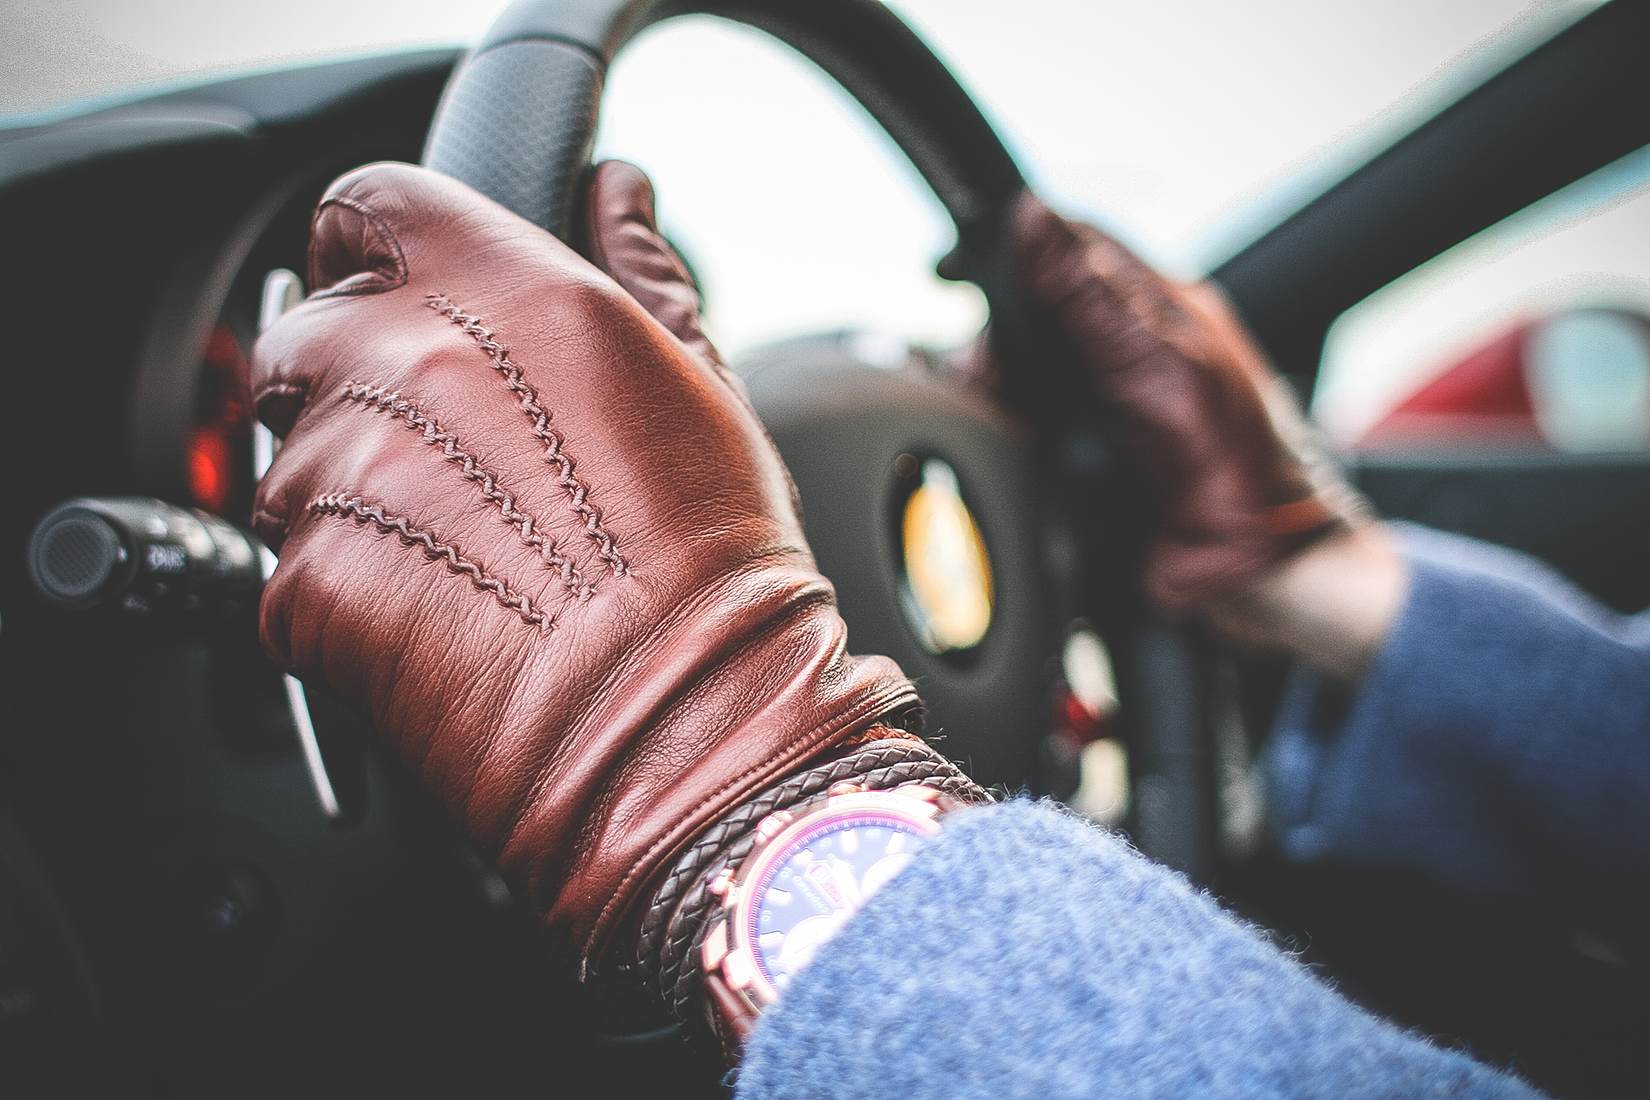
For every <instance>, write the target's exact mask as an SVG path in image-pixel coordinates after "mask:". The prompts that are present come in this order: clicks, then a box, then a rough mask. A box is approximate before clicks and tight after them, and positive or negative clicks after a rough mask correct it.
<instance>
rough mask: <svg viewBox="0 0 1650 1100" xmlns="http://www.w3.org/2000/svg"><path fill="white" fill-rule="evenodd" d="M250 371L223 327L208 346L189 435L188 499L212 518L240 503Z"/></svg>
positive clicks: (228, 331)
mask: <svg viewBox="0 0 1650 1100" xmlns="http://www.w3.org/2000/svg"><path fill="white" fill-rule="evenodd" d="M247 379H248V366H247V362H246V356H245V354H243V353H242V351H241V345H240V342H239V341H238V340H236V339H235V334H234V333H233V332H232V331H230V329H229V326H228V325H222V324H220V325H218V326H217V327H216V328H214V329H213V330H212V336H211V338H210V339H209V340H208V341H207V343H206V354H205V356H204V357H203V359H202V363H201V380H200V390H199V397H198V403H197V405H196V420H195V427H194V428H193V429H192V430H191V431H190V433H189V451H188V455H187V469H188V475H189V495H190V497H192V498H193V499H194V502H195V503H196V504H197V505H199V506H200V507H202V508H205V509H206V510H208V511H210V512H216V513H218V514H220V515H221V514H223V513H224V512H226V511H227V510H228V509H229V507H230V506H231V504H232V503H234V502H235V495H236V494H235V489H236V484H235V482H236V472H237V468H238V467H239V465H240V463H239V462H238V461H237V456H238V455H240V454H241V452H244V451H245V450H246V447H245V445H244V441H245V438H246V434H247V429H248V427H249V425H250V423H251V420H250V413H251V400H250V397H251V395H250V393H249V391H248V383H247Z"/></svg>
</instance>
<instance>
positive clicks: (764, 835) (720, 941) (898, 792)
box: [700, 784, 961, 1040]
mask: <svg viewBox="0 0 1650 1100" xmlns="http://www.w3.org/2000/svg"><path fill="white" fill-rule="evenodd" d="M960 805H961V803H959V802H957V801H956V800H955V799H953V798H950V797H949V796H947V795H945V794H943V793H942V792H940V791H936V790H934V789H933V788H931V787H924V786H921V785H917V784H911V785H908V786H904V787H895V788H893V789H892V790H882V791H867V790H865V789H863V788H861V787H858V786H856V785H854V784H839V785H838V786H836V787H833V788H831V791H830V793H829V795H828V796H827V797H826V799H825V801H824V802H822V803H820V804H819V805H818V806H815V807H813V808H811V809H808V810H804V811H802V812H801V813H792V812H790V811H784V810H781V811H779V812H778V813H773V814H769V815H768V816H767V817H765V818H763V819H762V821H761V822H760V823H759V824H758V825H757V827H756V831H757V838H758V839H757V844H756V847H755V849H754V850H752V852H751V854H750V856H749V857H748V858H747V859H746V860H745V861H744V864H743V865H742V866H741V867H740V868H739V869H738V871H737V872H735V871H733V870H732V869H725V870H723V871H722V873H721V874H719V875H718V876H717V877H716V879H715V880H714V881H712V882H711V884H710V890H711V892H712V893H713V894H716V895H717V896H718V897H720V898H721V902H722V911H721V913H720V914H718V918H719V919H717V920H715V921H714V922H713V923H712V925H711V928H710V930H709V932H708V933H707V934H706V936H705V940H704V943H703V945H702V946H701V947H700V964H701V966H702V967H703V971H704V974H705V984H706V991H707V993H708V994H709V1000H710V1004H709V1008H710V1011H711V1012H712V1013H714V1014H715V1015H717V1016H719V1017H720V1019H721V1022H722V1024H723V1026H724V1028H725V1029H726V1030H727V1031H728V1032H731V1033H732V1034H731V1037H732V1038H735V1039H738V1040H743V1038H744V1036H745V1033H746V1032H747V1031H749V1030H750V1027H751V1025H752V1024H753V1023H754V1022H755V1020H756V1017H757V1015H758V1014H760V1013H761V1011H762V1010H763V1009H764V1008H766V1007H767V1006H768V1005H770V1004H773V1003H774V1002H775V1001H777V1000H778V999H779V991H778V990H777V989H775V988H774V986H773V983H772V982H770V981H769V980H768V979H767V977H766V976H764V975H763V973H762V968H761V966H760V965H758V963H757V956H756V944H755V942H754V940H753V939H752V937H751V933H750V928H749V927H748V925H749V921H748V920H746V919H745V918H746V915H747V914H748V913H749V912H750V909H751V907H752V906H754V905H755V904H756V901H757V899H756V889H757V884H758V883H760V882H761V881H762V879H763V877H764V876H765V875H766V874H767V872H768V870H769V869H770V868H771V867H772V866H773V864H774V863H775V861H777V860H778V859H780V858H781V857H782V856H783V855H784V854H785V853H786V852H787V851H788V850H789V848H790V846H791V845H792V843H793V842H795V840H796V839H797V838H798V837H800V836H802V835H803V834H805V833H808V832H811V831H813V830H815V829H817V828H819V827H820V826H821V825H824V824H828V823H829V822H831V821H833V820H835V819H838V818H859V817H863V816H865V815H866V814H875V815H877V816H879V817H892V818H895V819H896V820H898V821H900V822H901V823H903V824H906V825H909V826H911V827H912V828H913V829H915V830H916V831H917V832H919V833H920V834H922V835H924V836H933V835H934V834H935V833H938V832H939V829H940V826H939V819H940V818H941V817H943V816H944V815H945V814H946V813H949V812H950V811H951V810H953V809H956V808H958V807H959V806H960Z"/></svg>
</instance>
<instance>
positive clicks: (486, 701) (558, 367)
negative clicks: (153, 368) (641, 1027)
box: [253, 164, 916, 966]
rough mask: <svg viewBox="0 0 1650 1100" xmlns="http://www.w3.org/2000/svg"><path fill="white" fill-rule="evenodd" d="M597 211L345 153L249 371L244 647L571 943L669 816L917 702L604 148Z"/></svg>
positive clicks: (705, 807) (745, 785)
mask: <svg viewBox="0 0 1650 1100" xmlns="http://www.w3.org/2000/svg"><path fill="white" fill-rule="evenodd" d="M588 208H589V211H590V225H589V229H590V236H591V244H592V252H593V254H594V255H595V256H596V257H597V258H598V261H599V262H601V263H603V264H604V265H605V266H606V267H607V268H608V271H609V272H610V274H611V276H612V277H611V278H610V277H609V276H608V275H604V274H603V273H602V272H601V271H599V270H597V269H596V268H595V267H593V266H591V264H589V263H587V262H585V261H584V260H583V259H581V258H580V257H579V256H578V255H577V254H575V253H574V252H573V251H571V250H570V249H569V248H567V247H566V246H564V245H563V244H561V243H560V242H558V241H556V240H554V239H553V238H551V237H550V236H549V235H548V234H545V233H544V232H542V231H540V230H539V229H537V228H535V227H534V226H532V225H531V224H529V223H528V222H526V221H524V220H522V219H521V218H518V217H516V216H515V215H514V214H511V213H509V212H508V211H506V210H504V209H503V208H502V207H499V206H497V205H495V204H494V203H492V202H490V201H488V200H487V199H484V198H482V197H481V196H479V195H477V194H476V193H474V192H473V191H471V190H469V189H468V188H466V187H464V186H463V185H461V184H458V183H456V182H453V181H452V180H450V179H447V178H445V177H442V176H439V175H437V174H435V173H432V172H429V171H426V170H424V169H420V168H414V167H410V166H407V165H395V164H381V165H375V166H372V167H368V168H364V169H361V170H359V171H356V172H353V173H351V174H349V175H347V176H345V177H344V178H343V179H341V180H339V181H338V182H337V183H335V184H334V185H333V186H332V188H331V189H330V190H329V191H328V193H327V195H326V197H325V198H324V199H323V200H322V202H321V205H320V207H319V209H318V210H317V213H316V216H315V222H314V237H313V241H312V244H311V253H310V263H311V271H310V278H311V280H312V286H313V287H314V288H315V291H314V293H313V294H312V295H311V296H310V298H309V300H308V301H306V302H304V303H303V304H302V305H300V306H299V307H298V308H297V309H295V310H293V311H292V312H291V313H290V314H288V315H287V316H286V317H285V318H283V319H282V320H281V321H280V322H279V323H278V324H277V325H275V326H274V327H272V328H271V329H270V330H269V332H268V333H267V334H265V336H264V337H263V338H262V339H261V340H260V341H259V342H258V346H257V351H256V354H255V357H254V367H253V374H254V377H253V385H254V393H255V396H256V399H257V403H258V411H259V416H260V417H261V418H263V420H264V421H265V422H266V423H267V424H269V426H270V427H271V428H272V429H273V430H274V431H275V432H276V433H277V434H278V435H281V436H284V437H285V445H284V446H283V447H282V449H281V451H280V453H279V455H278V456H277V458H276V460H275V464H274V466H273V468H272V469H271V470H270V473H269V475H268V476H267V477H266V478H265V480H264V482H263V484H262V486H260V488H259V492H258V502H257V513H256V516H255V521H256V523H257V527H258V530H259V533H260V534H261V535H263V536H264V537H265V538H266V539H267V540H268V541H269V542H270V544H271V545H272V546H273V547H275V548H277V549H278V550H279V552H280V555H281V557H280V566H279V568H278V569H277V570H276V571H275V575H274V577H273V578H272V579H271V580H270V583H269V586H268V588H267V590H266V591H265V593H264V597H263V608H262V633H263V641H264V645H265V647H266V648H267V649H268V651H269V652H270V654H271V655H272V656H273V657H274V658H275V660H276V661H277V662H278V663H280V664H281V665H283V666H285V667H287V668H289V669H291V670H293V671H294V672H296V673H297V674H298V675H300V676H302V677H305V678H307V679H315V680H324V681H325V682H326V683H327V684H328V685H330V686H331V687H332V688H333V689H334V690H335V691H337V692H339V693H341V694H342V695H344V696H346V697H348V698H350V699H353V700H357V701H358V702H359V703H361V704H362V705H364V707H365V708H366V709H367V711H368V713H369V714H370V716H371V718H372V721H373V723H374V725H375V726H376V727H377V728H378V730H379V731H380V733H381V734H382V735H383V736H385V737H386V738H388V739H389V740H390V741H391V742H392V743H393V744H394V745H395V747H396V748H397V749H398V750H399V751H400V753H401V754H402V756H403V757H405V759H406V760H407V762H408V764H409V765H410V766H411V767H413V768H414V769H416V770H417V771H418V773H419V774H420V775H421V776H422V777H423V779H424V780H425V782H427V783H428V785H429V787H430V788H431V790H433V791H434V792H435V793H436V795H437V796H439V798H440V799H441V800H442V801H443V802H444V803H445V804H446V805H447V807H448V808H449V809H450V810H451V812H452V814H453V815H454V816H455V817H456V818H457V820H458V821H459V822H460V823H461V824H462V826H463V827H464V829H465V830H466V831H467V832H468V833H469V835H470V836H471V837H472V838H473V839H474V840H475V841H476V842H478V843H479V844H480V845H482V846H483V847H484V849H486V850H487V851H488V852H489V853H490V854H492V855H493V856H494V857H495V858H496V860H497V862H498V864H499V865H500V867H501V868H502V869H503V870H504V871H505V872H506V873H507V874H508V875H510V876H511V877H512V878H513V879H514V880H516V881H517V882H518V883H520V884H521V885H522V886H523V887H524V888H525V890H526V892H527V897H528V898H529V899H530V901H531V903H532V904H533V905H534V907H535V909H536V911H538V912H541V913H542V914H543V915H544V918H545V920H546V921H547V923H548V924H550V925H551V926H552V927H554V928H556V929H559V930H562V931H564V932H565V933H568V934H570V935H571V936H572V937H573V938H574V940H575V942H576V944H577V946H578V948H579V950H580V952H581V954H582V957H583V959H584V962H585V964H586V966H588V965H589V964H591V963H592V962H594V961H597V960H598V959H599V958H600V957H601V956H602V954H603V952H604V951H605V949H606V948H607V947H608V946H609V945H610V944H611V942H612V940H613V939H614V934H615V931H616V929H618V928H619V927H620V926H621V925H622V924H623V922H624V921H625V919H626V917H627V915H629V914H630V913H631V911H632V907H633V904H634V903H635V902H636V901H637V900H638V898H639V897H640V896H641V895H642V894H643V893H644V891H645V889H646V888H647V887H648V886H649V885H650V884H651V882H652V880H654V879H655V878H656V877H657V875H658V874H659V872H660V871H661V870H662V869H663V868H665V867H666V866H668V864H669V862H670V861H671V859H672V858H673V857H674V856H675V855H676V854H677V852H678V851H679V850H680V848H681V847H682V846H683V844H684V843H685V842H686V841H687V840H688V839H689V838H690V837H691V836H692V835H693V834H695V833H696V832H698V831H699V830H700V829H702V828H703V827H704V826H705V825H706V824H708V823H709V822H711V821H713V820H714V819H716V818H718V817H719V816H720V815H721V814H722V813H723V812H724V811H726V810H727V809H728V808H729V807H732V806H734V805H735V804H737V803H739V802H740V801H742V800H743V799H745V798H747V797H749V796H750V795H751V794H753V793H754V792H756V791H758V790H760V789H762V788H763V787H765V786H767V785H768V784H770V783H771V782H773V781H774V780H775V779H776V778H777V777H780V776H782V775H784V774H785V773H787V772H790V771H794V770H796V769H797V768H799V767H800V766H802V765H804V764H805V763H807V762H808V761H810V760H812V759H813V758H816V757H818V756H820V755H822V754H823V753H824V752H825V751H826V750H828V749H829V748H830V747H831V746H833V745H836V744H838V743H841V742H843V741H844V740H846V739H848V738H850V737H852V736H853V735H855V734H857V733H858V732H860V731H861V730H863V729H865V728H866V727H868V726H870V725H872V724H873V723H874V722H875V721H876V720H877V719H879V718H883V717H885V716H889V715H890V714H898V713H903V712H905V711H908V710H910V709H911V708H913V707H914V706H915V705H916V696H915V693H914V691H913V689H912V687H911V685H910V684H909V683H908V682H907V681H906V679H905V678H904V676H903V675H901V673H900V670H899V669H898V668H897V667H896V666H895V665H894V664H893V663H892V662H891V661H888V660H887V659H885V658H864V659H857V658H853V657H850V656H848V655H847V653H846V651H845V649H844V643H845V631H844V627H843V623H842V620H841V618H840V617H839V616H838V614H837V611H836V606H835V601H834V596H833V593H832V590H831V586H830V585H829V583H828V582H826V581H825V579H824V578H823V577H821V576H820V575H819V572H818V570H817V569H816V567H815V565H814V561H813V557H812V555H811V554H810V553H809V550H808V547H807V545H806V544H805V543H804V541H803V536H802V529H801V525H800V523H799V521H798V518H797V514H796V509H795V505H794V502H793V491H792V488H791V484H790V480H789V477H788V475H787V473H786V471H785V468H784V466H783V465H782V464H781V462H780V459H779V456H778V454H777V453H776V452H775V450H774V448H773V446H772V444H771V443H770V442H769V440H768V438H767V436H766V434H765V432H764V431H763V429H762V426H761V424H760V423H759V422H758V420H757V418H756V416H755V414H754V413H753V412H752V411H751V409H750V407H749V406H748V404H747V403H746V402H745V400H744V399H743V398H742V396H741V395H740V393H739V391H738V389H737V388H736V387H735V386H734V385H733V384H731V382H730V380H729V378H728V376H727V375H726V374H725V373H724V371H723V370H722V367H721V364H720V362H719V361H718V360H717V359H716V358H715V353H714V351H712V350H711V348H710V345H709V343H708V342H707V341H705V339H704V336H703V334H702V333H701V332H700V331H699V323H698V310H697V295H696V294H695V293H694V291H693V289H692V287H691V286H690V285H689V283H688V281H687V279H686V276H685V273H684V272H683V269H682V267H681V264H680V262H679V261H678V260H677V258H676V257H675V255H674V253H672V252H671V251H670V250H669V249H668V247H667V246H666V245H665V244H664V243H663V241H662V239H661V238H660V237H659V236H658V234H657V232H656V231H655V230H654V228H653V218H652V200H651V193H650V191H649V188H648V185H647V181H646V179H645V178H644V177H643V176H642V175H641V173H640V172H639V171H637V170H636V169H634V168H632V167H630V166H628V165H620V164H609V165H604V166H603V167H602V168H601V169H600V170H599V171H598V174H597V176H596V178H595V182H594V184H593V185H592V189H591V193H590V196H589V202H588ZM615 280H617V281H615ZM627 290H628V292H627ZM633 295H634V296H633ZM638 299H640V304H639V303H638ZM644 305H645V306H646V307H647V308H646V309H644V308H643V307H644ZM648 310H652V311H653V312H652V313H651V314H650V313H649V312H648ZM655 315H657V316H655ZM661 320H662V322H663V323H661ZM667 326H669V327H667ZM672 329H674V331H672Z"/></svg>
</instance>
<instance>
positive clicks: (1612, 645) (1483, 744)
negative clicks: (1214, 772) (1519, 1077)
mask: <svg viewBox="0 0 1650 1100" xmlns="http://www.w3.org/2000/svg"><path fill="white" fill-rule="evenodd" d="M1401 537H1402V539H1403V542H1404V547H1405V551H1406V555H1407V557H1408V559H1409V562H1410V567H1411V578H1412V579H1411V585H1410V594H1409V598H1408V600H1407V603H1406V605H1405V607H1404V609H1403V611H1402V612H1401V613H1400V615H1399V618H1398V621H1397V623H1396V625H1395V626H1394V629H1393V632H1392V634H1391V636H1390V637H1389V638H1388V640H1387V643H1386V645H1385V646H1384V648H1383V650H1382V651H1381V653H1380V654H1379V655H1378V657H1377V658H1376V660H1375V662H1374V664H1373V666H1372V667H1371V669H1370V671H1369V673H1368V674H1367V675H1366V677H1365V679H1364V682H1363V684H1362V685H1361V687H1360V689H1359V690H1358V691H1357V693H1356V694H1355V695H1354V696H1353V697H1351V698H1349V699H1337V698H1336V697H1335V692H1334V690H1333V689H1331V688H1329V687H1328V686H1326V685H1324V684H1322V683H1320V682H1317V681H1314V680H1312V679H1310V678H1307V677H1302V679H1301V681H1300V682H1299V683H1298V684H1297V687H1296V690H1295V691H1294V692H1293V693H1292V698H1291V699H1290V701H1289V703H1288V704H1287V706H1286V708H1285V716H1284V718H1283V720H1282V721H1281V722H1280V725H1279V727H1278V729H1277V730H1276V731H1275V732H1274V733H1273V736H1272V738H1271V744H1270V748H1269V751H1268V756H1269V759H1268V771H1269V775H1270V780H1271V782H1270V787H1271V799H1270V810H1271V813H1272V817H1273V821H1274V824H1275V826H1276V827H1277V832H1278V840H1279V842H1280V846H1281V848H1282V849H1283V851H1284V852H1285V853H1286V854H1287V855H1289V856H1292V857H1293V858H1295V859H1297V860H1301V861H1312V860H1330V861H1335V862H1339V863H1352V864H1359V863H1361V864H1366V865H1382V864H1384V865H1389V866H1394V867H1402V868H1405V869H1409V870H1421V871H1424V872H1428V873H1430V874H1432V875H1433V876H1434V877H1436V878H1437V879H1438V880H1439V881H1441V882H1446V883H1450V884H1453V885H1455V886H1457V887H1461V888H1464V889H1467V890H1473V891H1479V892H1487V893H1497V894H1518V895H1522V896H1525V897H1529V898H1532V899H1537V900H1539V901H1540V902H1541V903H1543V904H1546V905H1548V906H1549V907H1551V908H1552V909H1554V910H1555V912H1554V916H1555V917H1557V918H1559V919H1562V920H1564V921H1566V922H1567V923H1568V924H1569V925H1570V926H1571V927H1574V928H1577V929H1579V930H1586V931H1589V932H1593V933H1596V934H1599V935H1602V936H1605V937H1610V936H1612V935H1614V934H1616V933H1617V932H1618V930H1619V928H1620V926H1622V925H1624V924H1625V925H1632V924H1639V923H1640V922H1641V921H1642V920H1643V919H1644V918H1645V916H1646V914H1647V912H1650V908H1647V907H1646V906H1644V904H1643V902H1644V898H1643V896H1642V895H1643V893H1644V884H1647V883H1650V813H1647V812H1646V810H1645V807H1646V806H1650V620H1647V619H1645V618H1642V617H1641V618H1624V617H1622V616H1619V615H1615V614H1612V613H1611V612H1609V611H1607V610H1605V609H1604V608H1602V607H1601V606H1600V605H1598V604H1597V603H1596V602H1594V601H1593V600H1591V599H1589V598H1588V597H1586V596H1585V595H1582V594H1581V593H1579V592H1577V591H1576V590H1575V589H1574V588H1572V587H1571V586H1570V585H1569V584H1567V583H1566V582H1565V581H1563V580H1562V579H1560V578H1559V577H1558V576H1557V575H1556V574H1554V573H1553V572H1552V571H1551V570H1549V569H1548V568H1546V567H1545V566H1543V565H1541V564H1540V563H1538V562H1536V561H1534V560H1533V559H1531V558H1528V557H1525V556H1523V555H1520V554H1515V553H1513V552H1511V551H1508V550H1504V549H1500V548H1496V547H1491V546H1486V545H1485V544H1483V543H1479V542H1474V541H1472V540H1469V539H1464V538H1460V537H1458V536H1451V535H1444V534H1441V533H1439V532H1436V531H1427V530H1425V529H1421V528H1413V527H1411V528H1405V529H1402V536H1401ZM1635 894H1637V895H1638V896H1636V897H1635Z"/></svg>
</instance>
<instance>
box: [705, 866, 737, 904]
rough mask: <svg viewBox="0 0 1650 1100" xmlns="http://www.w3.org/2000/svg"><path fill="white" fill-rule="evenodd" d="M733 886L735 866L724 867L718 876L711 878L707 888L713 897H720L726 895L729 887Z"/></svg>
mask: <svg viewBox="0 0 1650 1100" xmlns="http://www.w3.org/2000/svg"><path fill="white" fill-rule="evenodd" d="M732 886H733V868H732V867H724V868H722V869H721V870H720V871H718V872H717V873H716V877H715V878H713V879H711V880H710V883H709V884H708V885H707V886H706V887H705V889H706V890H709V891H710V893H711V896H712V897H718V898H720V897H724V896H726V895H727V892H728V889H729V888H730V887H732Z"/></svg>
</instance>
